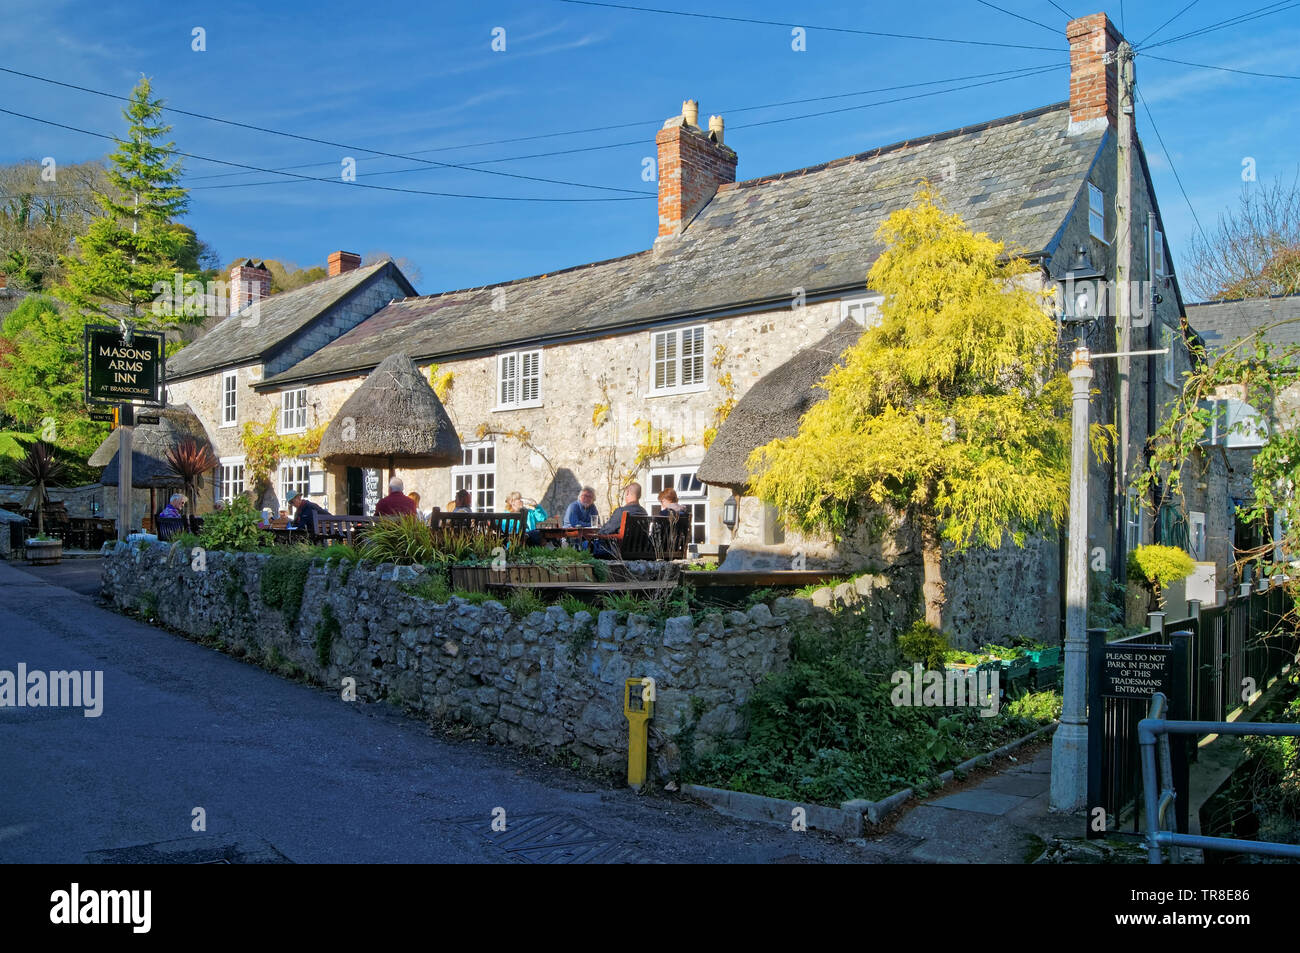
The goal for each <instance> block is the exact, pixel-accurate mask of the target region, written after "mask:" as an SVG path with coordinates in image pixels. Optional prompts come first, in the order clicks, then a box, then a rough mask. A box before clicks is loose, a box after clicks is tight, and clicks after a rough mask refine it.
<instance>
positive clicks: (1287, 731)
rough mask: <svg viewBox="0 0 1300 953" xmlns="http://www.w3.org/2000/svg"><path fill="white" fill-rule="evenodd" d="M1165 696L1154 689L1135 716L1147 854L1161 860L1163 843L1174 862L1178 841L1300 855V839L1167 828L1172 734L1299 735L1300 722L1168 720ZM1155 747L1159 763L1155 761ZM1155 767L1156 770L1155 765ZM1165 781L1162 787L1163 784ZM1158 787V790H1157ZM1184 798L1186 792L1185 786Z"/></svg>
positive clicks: (1173, 797) (1173, 796) (1172, 798)
mask: <svg viewBox="0 0 1300 953" xmlns="http://www.w3.org/2000/svg"><path fill="white" fill-rule="evenodd" d="M1168 704H1169V702H1168V699H1166V698H1165V695H1164V693H1163V692H1157V693H1156V694H1155V696H1154V697H1153V698H1152V699H1151V711H1150V713H1149V714H1148V716H1147V717H1146V718H1143V719H1142V720H1141V721H1140V722H1138V744H1139V746H1140V747H1141V750H1142V802H1143V806H1144V808H1145V810H1146V844H1147V860H1148V862H1150V863H1153V864H1159V863H1163V862H1164V857H1163V848H1165V847H1168V848H1170V859H1171V860H1173V861H1174V863H1177V862H1178V860H1179V857H1178V848H1179V847H1194V848H1200V849H1202V850H1231V851H1233V852H1235V853H1239V854H1261V855H1265V856H1269V857H1285V858H1287V859H1290V860H1300V844H1279V843H1276V842H1274V841H1252V840H1239V839H1238V838H1235V837H1207V836H1205V835H1203V834H1186V833H1179V832H1177V831H1173V830H1170V829H1169V828H1168V827H1167V825H1168V824H1169V820H1168V818H1169V815H1170V809H1171V808H1173V807H1174V806H1175V805H1176V803H1177V801H1178V793H1177V790H1176V788H1175V787H1174V781H1173V778H1174V772H1173V763H1172V757H1171V752H1170V749H1169V736H1170V735H1192V736H1193V737H1201V736H1204V735H1256V736H1259V737H1293V738H1295V737H1300V725H1282V724H1274V723H1252V722H1241V721H1167V720H1166V719H1165V710H1166V708H1167V707H1168ZM1157 749H1158V754H1159V763H1158V764H1157V760H1156V756H1157ZM1157 769H1158V770H1157ZM1162 782H1163V787H1162V786H1161V784H1162ZM1157 792H1159V794H1157ZM1183 796H1184V798H1185V797H1186V796H1187V795H1186V792H1184V795H1183Z"/></svg>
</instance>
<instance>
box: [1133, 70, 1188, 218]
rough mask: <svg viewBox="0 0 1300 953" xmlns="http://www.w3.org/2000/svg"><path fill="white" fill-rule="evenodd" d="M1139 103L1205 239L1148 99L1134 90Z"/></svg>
mask: <svg viewBox="0 0 1300 953" xmlns="http://www.w3.org/2000/svg"><path fill="white" fill-rule="evenodd" d="M1134 92H1135V94H1136V95H1137V98H1138V102H1140V103H1141V104H1142V108H1143V110H1145V111H1146V114H1147V120H1148V121H1149V122H1150V123H1151V131H1152V132H1154V133H1155V134H1156V141H1157V142H1159V143H1160V151H1161V152H1163V153H1164V154H1165V161H1166V162H1168V163H1169V171H1170V172H1172V173H1173V174H1174V181H1175V182H1177V183H1178V190H1179V191H1180V192H1182V193H1183V201H1184V202H1186V203H1187V210H1188V211H1189V212H1191V213H1192V221H1194V222H1196V230H1197V231H1199V232H1200V233H1201V237H1202V238H1205V229H1204V228H1202V227H1201V219H1200V217H1199V216H1198V215H1197V214H1196V208H1195V207H1194V206H1193V205H1192V200H1191V198H1190V197H1189V196H1188V194H1187V189H1186V188H1185V187H1184V186H1183V177H1182V176H1181V175H1179V174H1178V167H1177V166H1175V165H1174V157H1173V156H1172V155H1171V154H1170V153H1169V147H1168V146H1166V145H1165V137H1164V136H1162V135H1160V128H1159V127H1158V126H1157V125H1156V118H1155V116H1153V115H1151V107H1150V106H1148V105H1147V101H1146V99H1145V98H1144V97H1143V96H1142V94H1141V93H1140V92H1137V91H1136V90H1134Z"/></svg>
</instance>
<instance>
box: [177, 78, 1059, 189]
mask: <svg viewBox="0 0 1300 953" xmlns="http://www.w3.org/2000/svg"><path fill="white" fill-rule="evenodd" d="M1058 68H1061V67H1058V66H1051V67H1049V66H1028V67H1021V68H1019V69H1012V70H999V71H997V72H993V73H974V74H971V75H968V76H952V77H948V78H947V79H931V80H925V81H923V82H919V83H901V84H898V85H895V86H880V87H877V88H875V89H862V90H857V91H855V92H851V93H833V94H831V95H828V96H812V97H808V98H805V99H787V100H784V101H782V102H774V103H762V104H759V105H755V106H736V107H731V108H724V109H722V110H721V112H722V113H723V114H724V115H729V116H734V115H736V114H737V113H744V112H753V111H757V110H761V109H777V108H780V107H783V106H799V105H805V104H808V103H818V102H828V101H832V100H836V99H848V98H851V97H854V96H868V95H871V94H873V93H887V92H893V91H895V90H900V89H915V88H917V87H920V86H935V85H939V84H942V83H960V82H966V81H968V80H974V79H985V78H988V77H1005V78H1007V79H1020V78H1022V77H1024V76H1031V75H1035V74H1036V73H1038V72H1039V71H1045V70H1047V69H1058ZM970 88H972V87H971V86H960V87H953V88H952V89H945V90H940V91H939V92H956V91H960V90H962V89H970ZM901 101H902V100H901V99H896V100H888V101H887V102H901ZM874 105H880V104H878V103H867V104H863V107H862V108H866V107H867V106H874ZM855 108H856V107H855ZM809 115H813V116H817V115H823V113H813V114H809ZM801 118H805V117H804V116H787V117H785V119H787V120H794V119H801ZM661 122H662V120H660V119H654V120H647V121H642V122H634V123H619V124H616V125H613V126H606V127H602V128H607V129H617V128H623V127H624V126H647V125H653V126H658V125H660V123H661ZM731 128H732V129H744V128H746V126H745V125H744V124H741V125H733V126H732V127H731ZM560 135H569V133H544V134H541V135H537V136H530V137H527V138H532V139H541V138H547V137H551V136H560ZM645 142H646V140H645V139H623V140H620V141H619V142H608V143H603V144H600V145H590V146H575V147H573V148H570V149H556V150H552V151H550V152H533V153H529V154H526V155H514V156H498V157H496V158H491V159H477V160H474V161H472V162H466V163H464V164H465V165H473V166H478V165H489V164H495V163H499V162H521V161H524V160H527V159H543V158H551V157H553V156H562V155H575V154H578V153H583V152H600V151H603V150H606V149H617V148H621V147H623V146H633V145H644V144H645ZM440 148H444V149H455V148H460V147H458V146H443V147H440ZM428 151H433V150H422V149H417V150H413V151H411V152H410V154H411V155H420V154H421V153H423V152H428ZM336 165H337V160H330V161H328V162H302V163H298V164H296V165H288V166H277V167H276V168H275V170H274V171H276V172H280V171H292V170H295V169H309V168H320V167H322V166H331V167H333V166H336ZM420 171H429V170H428V168H427V167H424V166H417V167H411V168H403V169H386V170H381V171H377V172H367V173H364V175H366V176H367V177H372V176H378V175H395V174H398V173H406V172H420ZM246 174H247V173H245V172H214V173H209V174H206V175H199V176H190V177H188V179H187V181H190V182H199V181H203V180H207V179H221V178H229V177H231V176H239V175H246ZM358 177H360V175H359V176H358ZM237 184H242V183H237ZM247 184H249V185H252V184H259V185H260V184H264V183H247ZM214 187H215V186H199V185H196V186H191V188H196V189H199V188H214Z"/></svg>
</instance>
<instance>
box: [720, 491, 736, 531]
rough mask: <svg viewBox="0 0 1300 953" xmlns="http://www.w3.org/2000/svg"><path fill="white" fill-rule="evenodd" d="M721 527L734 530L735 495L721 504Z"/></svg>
mask: <svg viewBox="0 0 1300 953" xmlns="http://www.w3.org/2000/svg"><path fill="white" fill-rule="evenodd" d="M722 525H723V526H725V527H727V529H735V528H736V494H735V493H732V494H731V495H730V496H729V497H727V499H726V500H725V501H724V502H723V504H722Z"/></svg>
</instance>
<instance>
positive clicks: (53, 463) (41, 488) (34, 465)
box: [18, 441, 64, 566]
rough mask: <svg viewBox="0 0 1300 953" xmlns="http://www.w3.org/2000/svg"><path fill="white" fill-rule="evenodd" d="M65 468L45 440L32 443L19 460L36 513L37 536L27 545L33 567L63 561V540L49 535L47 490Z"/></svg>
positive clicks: (19, 467) (20, 469)
mask: <svg viewBox="0 0 1300 953" xmlns="http://www.w3.org/2000/svg"><path fill="white" fill-rule="evenodd" d="M63 469H64V468H63V464H62V463H60V462H59V461H58V460H56V459H55V458H54V451H53V449H51V447H50V445H49V444H47V443H45V442H44V441H37V442H36V443H34V444H32V445H31V447H29V448H28V450H27V453H26V454H25V455H24V456H23V458H22V459H21V460H19V461H18V472H19V473H20V474H21V475H22V476H23V478H24V482H26V483H29V484H31V486H32V492H31V493H30V494H28V496H27V502H28V503H30V504H31V505H32V506H33V507H34V509H35V510H36V535H35V536H34V537H32V538H31V539H29V540H27V543H26V550H27V553H26V555H27V561H28V562H30V563H32V564H33V565H37V566H47V565H54V564H55V563H57V562H59V560H60V559H62V558H63V540H61V539H56V538H54V537H52V536H46V535H45V504H46V503H48V502H49V497H48V496H47V495H46V492H45V488H46V486H47V485H49V484H50V483H52V482H54V481H55V480H57V479H58V478H59V477H60V476H61V475H62V474H63Z"/></svg>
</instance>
